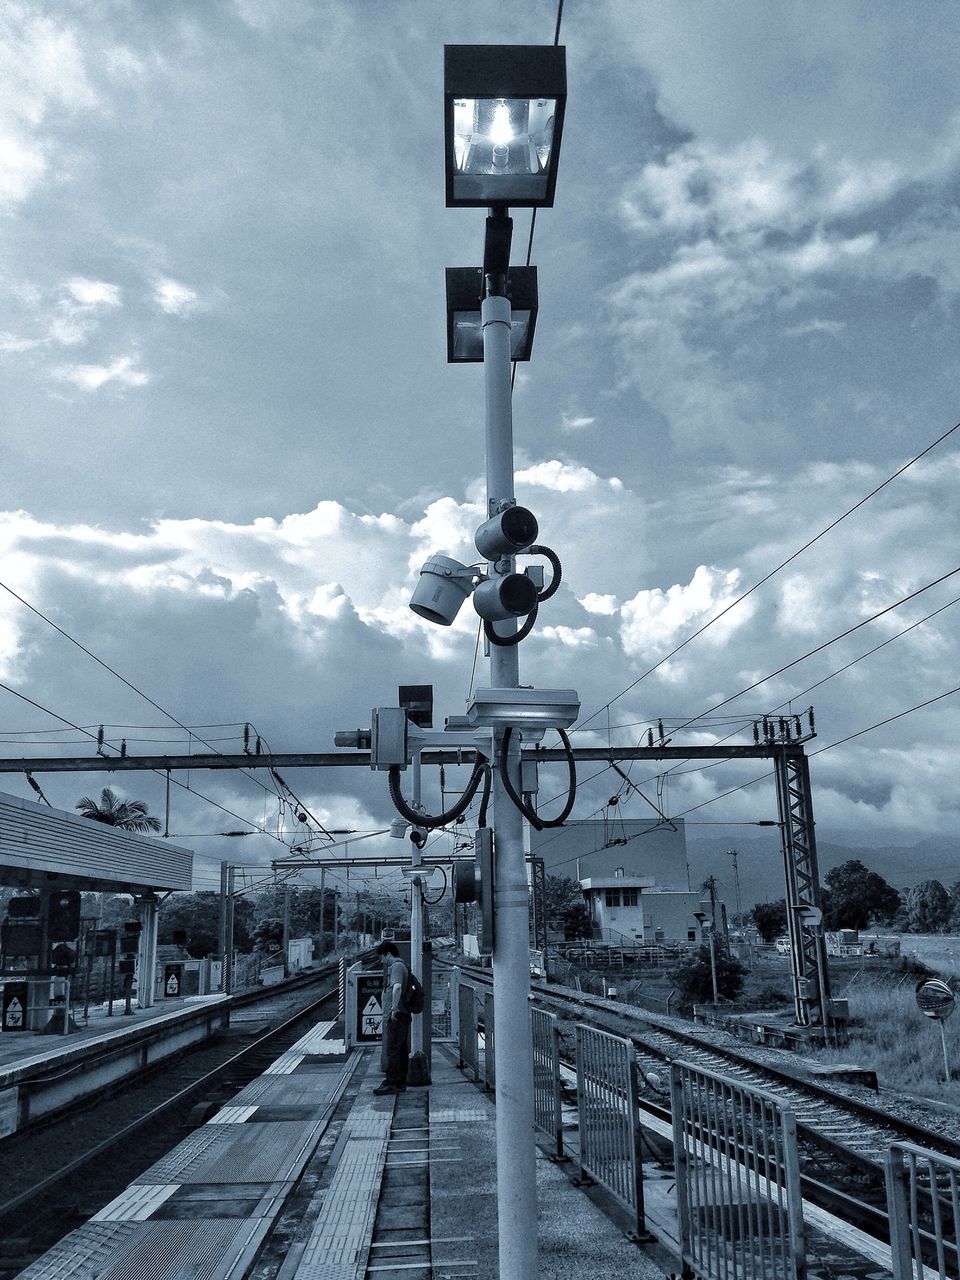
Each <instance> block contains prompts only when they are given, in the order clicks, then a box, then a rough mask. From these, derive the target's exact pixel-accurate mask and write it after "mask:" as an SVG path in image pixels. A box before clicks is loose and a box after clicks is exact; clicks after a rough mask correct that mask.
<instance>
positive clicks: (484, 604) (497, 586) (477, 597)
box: [473, 573, 539, 622]
mask: <svg viewBox="0 0 960 1280" xmlns="http://www.w3.org/2000/svg"><path fill="white" fill-rule="evenodd" d="M538 598H539V592H538V591H537V587H536V583H535V582H533V581H532V580H531V579H530V578H528V577H527V575H526V574H525V573H506V574H503V576H499V575H498V576H496V577H493V578H487V579H486V580H485V581H484V582H481V584H480V586H479V587H477V590H476V592H475V593H474V597H473V607H474V608H475V609H476V611H477V613H479V615H480V617H481V618H483V619H484V621H485V622H504V621H505V620H506V619H507V618H522V617H523V616H524V615H525V614H528V613H532V612H533V610H534V609H535V608H536V605H537V600H538Z"/></svg>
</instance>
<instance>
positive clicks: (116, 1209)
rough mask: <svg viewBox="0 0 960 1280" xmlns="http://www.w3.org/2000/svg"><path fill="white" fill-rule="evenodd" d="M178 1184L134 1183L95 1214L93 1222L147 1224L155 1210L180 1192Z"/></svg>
mask: <svg viewBox="0 0 960 1280" xmlns="http://www.w3.org/2000/svg"><path fill="white" fill-rule="evenodd" d="M179 1187H180V1184H179V1183H178V1182H165V1183H160V1184H159V1185H156V1184H153V1185H151V1184H145V1183H137V1182H135V1183H133V1185H132V1186H129V1187H125V1188H124V1190H123V1191H121V1192H120V1194H119V1195H118V1196H117V1197H116V1199H115V1200H111V1201H110V1203H109V1204H108V1205H106V1206H105V1207H104V1208H103V1209H101V1210H100V1212H99V1213H95V1214H94V1215H93V1217H92V1218H91V1222H146V1220H147V1218H149V1217H150V1215H151V1214H152V1213H153V1211H154V1210H155V1209H159V1207H160V1205H162V1204H163V1202H164V1200H168V1199H169V1198H170V1196H172V1195H173V1193H174V1192H175V1191H177V1190H179Z"/></svg>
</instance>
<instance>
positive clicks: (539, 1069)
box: [530, 1008, 563, 1160]
mask: <svg viewBox="0 0 960 1280" xmlns="http://www.w3.org/2000/svg"><path fill="white" fill-rule="evenodd" d="M530 1029H531V1037H532V1040H533V1122H534V1124H535V1125H536V1127H537V1128H538V1129H539V1130H540V1132H541V1133H543V1134H545V1135H546V1137H548V1138H549V1139H550V1141H551V1142H552V1143H553V1154H554V1156H555V1157H556V1159H558V1160H562V1159H563V1123H562V1119H561V1112H560V1031H559V1027H558V1021H557V1016H556V1014H553V1013H547V1011H546V1010H545V1009H536V1008H532V1009H531V1010H530Z"/></svg>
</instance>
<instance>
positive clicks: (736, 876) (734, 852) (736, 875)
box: [727, 849, 743, 928]
mask: <svg viewBox="0 0 960 1280" xmlns="http://www.w3.org/2000/svg"><path fill="white" fill-rule="evenodd" d="M739 856H740V850H739V849H728V850H727V857H728V858H732V859H733V882H734V885H735V886H736V894H737V927H738V928H742V927H743V906H742V905H741V902H740V869H739V867H738V865H737V858H738V857H739Z"/></svg>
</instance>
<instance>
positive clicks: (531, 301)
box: [446, 267, 539, 364]
mask: <svg viewBox="0 0 960 1280" xmlns="http://www.w3.org/2000/svg"><path fill="white" fill-rule="evenodd" d="M446 281H447V363H448V364H475V363H479V362H480V361H482V360H483V329H482V327H481V323H480V304H481V302H482V301H483V268H482V267H447V269H446ZM506 296H507V298H508V299H509V301H510V359H511V360H529V359H530V356H531V354H532V352H533V334H534V330H535V329H536V327H537V308H538V305H539V303H538V295H537V268H536V267H511V268H510V270H509V271H508V273H507V284H506Z"/></svg>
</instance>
